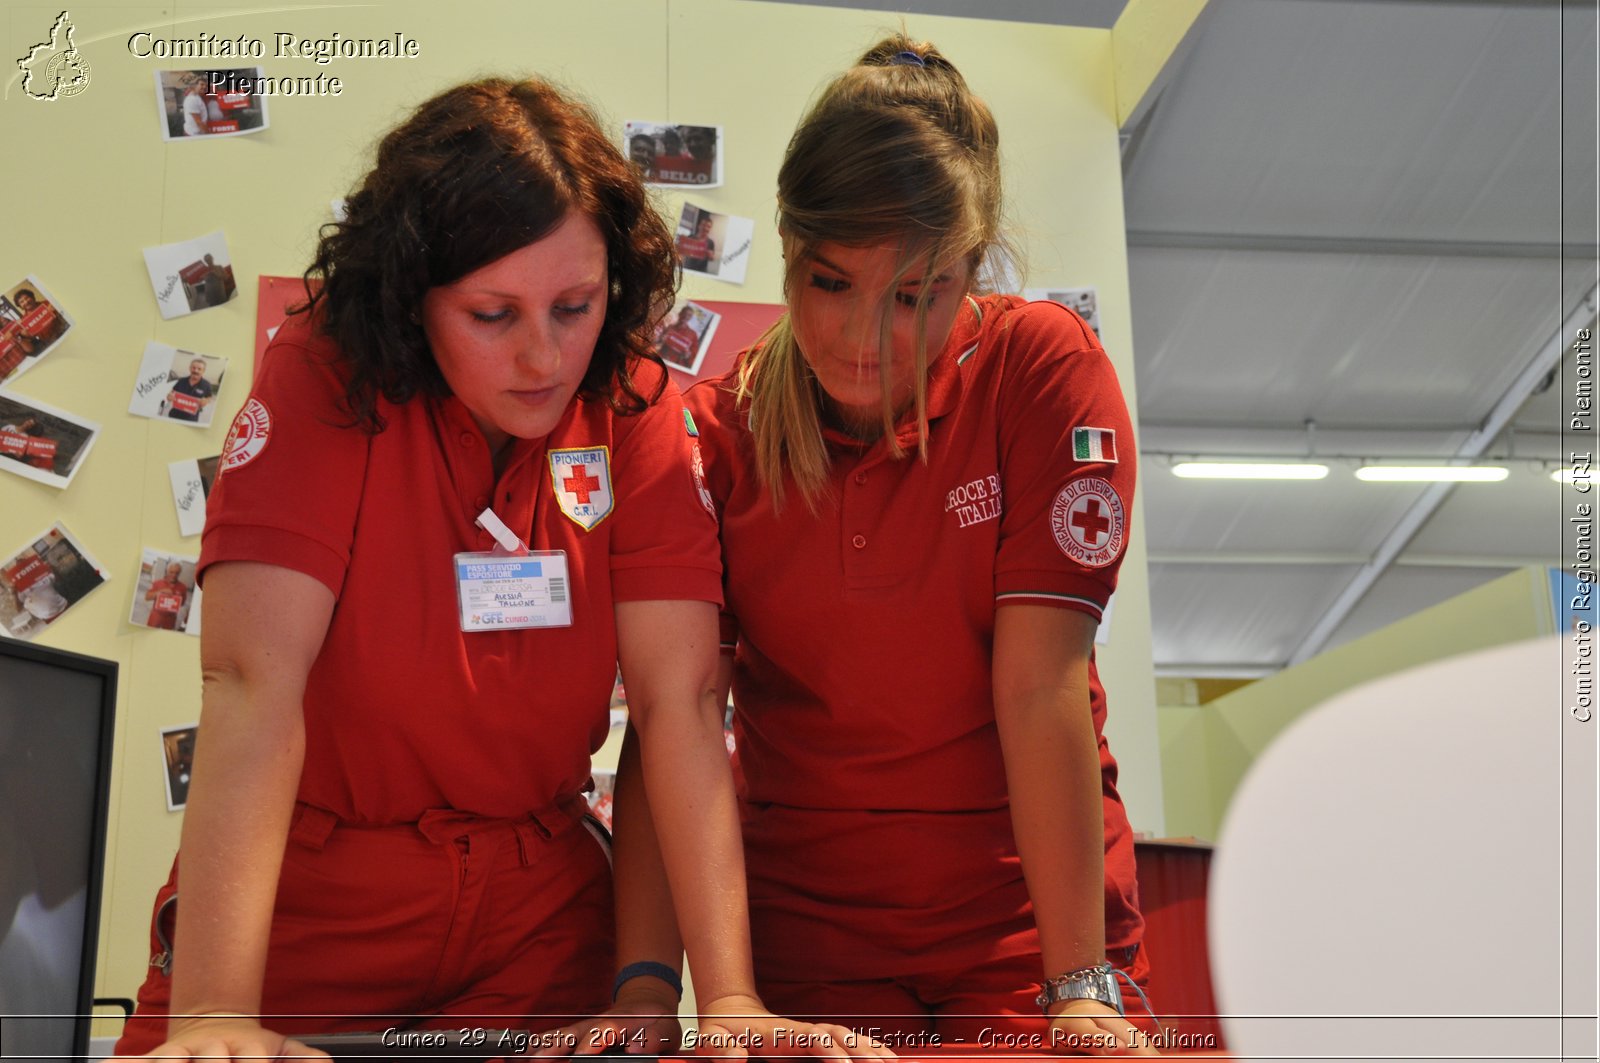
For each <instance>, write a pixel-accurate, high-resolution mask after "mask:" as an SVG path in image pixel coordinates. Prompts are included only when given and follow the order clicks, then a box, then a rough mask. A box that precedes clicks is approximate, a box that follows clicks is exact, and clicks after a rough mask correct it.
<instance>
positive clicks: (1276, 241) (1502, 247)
mask: <svg viewBox="0 0 1600 1063" xmlns="http://www.w3.org/2000/svg"><path fill="white" fill-rule="evenodd" d="M1128 246H1129V247H1149V248H1167V249H1177V250H1183V251H1273V252H1284V253H1288V254H1296V255H1305V254H1313V255H1410V256H1414V257H1422V258H1524V259H1542V258H1560V259H1566V260H1567V261H1581V260H1584V259H1593V258H1595V257H1596V251H1595V247H1594V245H1593V244H1563V243H1549V242H1532V243H1526V242H1518V241H1510V240H1397V239H1390V238H1387V237H1373V236H1308V235H1301V234H1295V233H1283V234H1279V233H1237V232H1183V231H1178V230H1157V229H1129V230H1128Z"/></svg>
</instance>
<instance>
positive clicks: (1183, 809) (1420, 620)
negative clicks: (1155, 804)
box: [1158, 568, 1555, 841]
mask: <svg viewBox="0 0 1600 1063" xmlns="http://www.w3.org/2000/svg"><path fill="white" fill-rule="evenodd" d="M1554 630H1555V626H1554V619H1553V616H1552V613H1551V606H1550V584H1549V576H1548V570H1547V569H1543V568H1525V569H1520V570H1518V571H1516V572H1511V573H1508V574H1506V575H1504V576H1502V577H1500V578H1499V579H1497V580H1493V581H1492V582H1489V583H1486V584H1484V585H1483V586H1481V587H1477V588H1475V589H1473V590H1470V591H1468V592H1467V593H1465V594H1461V595H1458V596H1456V597H1455V598H1452V599H1450V600H1449V601H1447V602H1442V603H1440V604H1439V605H1436V606H1434V607H1432V608H1430V609H1424V610H1422V611H1421V612H1419V613H1415V614H1413V615H1412V616H1408V617H1406V618H1405V619H1404V620H1400V621H1397V622H1396V623H1393V624H1390V625H1389V626H1388V627H1386V628H1383V629H1382V630H1380V631H1375V632H1373V633H1372V634H1370V635H1366V636H1363V637H1362V638H1359V639H1355V640H1353V641H1351V642H1348V643H1346V644H1345V645H1343V646H1340V647H1338V648H1337V649H1333V650H1329V651H1328V652H1327V653H1323V654H1319V655H1317V656H1316V657H1313V658H1311V659H1310V660H1309V661H1306V662H1305V663H1303V664H1300V665H1297V666H1296V667H1294V668H1290V669H1288V670H1286V671H1283V672H1279V673H1278V674H1277V675H1274V676H1270V677H1268V678H1266V679H1262V680H1260V681H1259V682H1255V683H1252V684H1250V685H1249V686H1247V687H1243V688H1241V689H1239V690H1237V691H1234V692H1233V693H1231V694H1225V695H1223V696H1222V697H1219V698H1217V699H1215V700H1214V701H1211V702H1210V703H1208V704H1205V705H1201V706H1198V707H1195V706H1186V705H1172V704H1163V705H1162V706H1161V707H1160V709H1159V710H1158V717H1159V720H1160V728H1161V757H1162V773H1163V777H1164V783H1165V791H1164V792H1165V799H1166V809H1167V829H1168V831H1169V832H1170V833H1172V834H1175V835H1194V836H1196V837H1200V838H1204V839H1207V840H1209V841H1215V840H1216V838H1217V834H1218V831H1219V828H1220V825H1221V823H1222V821H1223V818H1224V817H1225V815H1226V814H1227V807H1228V802H1229V800H1231V799H1232V797H1233V794H1234V791H1235V790H1237V789H1238V786H1239V783H1240V781H1241V780H1242V779H1243V778H1244V774H1245V772H1246V771H1247V770H1248V769H1249V767H1250V764H1251V762H1252V761H1254V760H1255V758H1256V757H1257V756H1259V755H1260V754H1261V751H1262V750H1264V749H1266V747H1267V746H1268V744H1270V743H1271V741H1272V740H1273V739H1274V738H1276V737H1277V736H1278V734H1279V733H1280V732H1281V731H1283V729H1284V728H1285V727H1287V726H1289V724H1291V723H1293V722H1294V721H1295V720H1296V719H1298V718H1299V717H1300V716H1301V714H1303V713H1304V712H1306V711H1307V710H1308V709H1311V708H1312V707H1314V706H1316V705H1319V704H1321V703H1322V702H1324V701H1326V700H1327V699H1328V698H1330V697H1332V696H1333V695H1335V694H1337V693H1339V692H1340V691H1343V690H1348V689H1350V688H1351V687H1354V686H1358V685H1359V684H1361V683H1365V682H1367V681H1369V680H1372V679H1376V678H1378V677H1380V676H1385V675H1392V674H1394V673H1396V672H1399V671H1403V670H1404V669H1407V668H1411V667H1414V666H1416V665H1419V664H1425V663H1427V662H1429V661H1437V660H1442V659H1444V658H1446V657H1454V656H1456V655H1458V654H1463V653H1471V652H1472V651H1474V650H1480V649H1484V648H1485V647H1489V646H1500V645H1504V644H1507V643H1512V642H1521V641H1523V640H1525V639H1530V638H1534V637H1536V636H1539V635H1546V634H1550V633H1552V632H1553V631H1554Z"/></svg>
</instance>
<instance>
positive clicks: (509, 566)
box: [455, 550, 572, 631]
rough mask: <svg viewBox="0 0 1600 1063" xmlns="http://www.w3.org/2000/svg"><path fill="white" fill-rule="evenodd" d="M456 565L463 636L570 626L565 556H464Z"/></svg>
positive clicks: (552, 553)
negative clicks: (473, 633) (472, 632)
mask: <svg viewBox="0 0 1600 1063" xmlns="http://www.w3.org/2000/svg"><path fill="white" fill-rule="evenodd" d="M455 565H456V595H457V598H458V600H459V601H460V605H461V630H462V631H502V630H514V629H517V628H528V627H570V626H571V625H572V596H571V594H570V593H569V583H568V578H567V555H566V552H565V551H562V550H541V551H538V552H535V553H531V554H526V555H506V554H492V553H464V554H457V555H456V556H455Z"/></svg>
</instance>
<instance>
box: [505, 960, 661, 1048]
mask: <svg viewBox="0 0 1600 1063" xmlns="http://www.w3.org/2000/svg"><path fill="white" fill-rule="evenodd" d="M647 981H648V980H646V979H642V978H634V979H631V980H629V981H628V982H625V983H623V986H622V992H621V993H619V994H618V995H617V1002H616V1003H615V1004H613V1005H612V1006H611V1007H610V1008H609V1009H607V1010H606V1011H604V1012H602V1013H601V1014H599V1015H596V1016H595V1017H594V1018H592V1019H589V1020H587V1021H585V1022H575V1023H573V1024H572V1025H571V1026H563V1027H562V1028H561V1029H559V1030H550V1031H547V1032H545V1033H542V1034H538V1035H537V1036H535V1037H534V1038H533V1043H534V1044H535V1045H538V1046H540V1047H539V1048H538V1049H537V1050H536V1051H533V1052H530V1053H529V1055H532V1056H534V1057H536V1058H557V1059H565V1058H568V1057H571V1056H594V1055H599V1054H600V1053H602V1052H606V1053H609V1054H615V1053H617V1052H618V1051H621V1052H624V1053H627V1054H628V1055H647V1056H665V1055H671V1054H672V1053H674V1052H676V1051H677V1050H678V1046H679V1044H680V1043H681V1042H682V1041H683V1027H682V1026H681V1025H679V1023H678V998H677V997H676V996H675V995H673V994H672V993H669V992H666V991H665V987H662V988H661V989H654V988H651V986H650V985H648V984H640V983H646V982H647ZM530 1047H531V1046H530Z"/></svg>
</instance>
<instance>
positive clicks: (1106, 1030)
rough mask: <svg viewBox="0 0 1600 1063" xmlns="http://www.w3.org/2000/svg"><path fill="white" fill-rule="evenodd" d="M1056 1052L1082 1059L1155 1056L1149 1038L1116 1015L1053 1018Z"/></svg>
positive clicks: (1051, 1035)
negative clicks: (1082, 1056) (1082, 1057)
mask: <svg viewBox="0 0 1600 1063" xmlns="http://www.w3.org/2000/svg"><path fill="white" fill-rule="evenodd" d="M1050 1044H1051V1047H1052V1048H1054V1049H1055V1051H1057V1052H1064V1053H1067V1054H1069V1055H1073V1054H1075V1055H1086V1056H1156V1055H1160V1054H1161V1053H1159V1052H1157V1051H1156V1050H1155V1049H1154V1048H1152V1047H1151V1046H1150V1039H1149V1038H1148V1037H1147V1036H1145V1035H1144V1034H1143V1033H1141V1032H1140V1030H1139V1028H1138V1027H1136V1026H1134V1025H1133V1023H1131V1022H1129V1021H1128V1020H1127V1019H1124V1018H1122V1017H1121V1016H1118V1015H1057V1016H1056V1017H1055V1020H1054V1021H1053V1022H1052V1023H1051V1024H1050Z"/></svg>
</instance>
